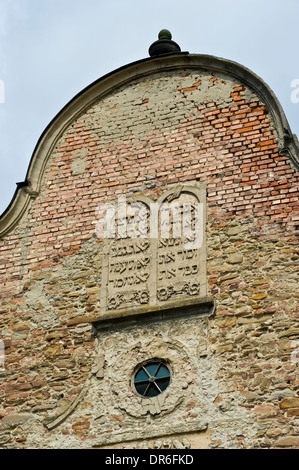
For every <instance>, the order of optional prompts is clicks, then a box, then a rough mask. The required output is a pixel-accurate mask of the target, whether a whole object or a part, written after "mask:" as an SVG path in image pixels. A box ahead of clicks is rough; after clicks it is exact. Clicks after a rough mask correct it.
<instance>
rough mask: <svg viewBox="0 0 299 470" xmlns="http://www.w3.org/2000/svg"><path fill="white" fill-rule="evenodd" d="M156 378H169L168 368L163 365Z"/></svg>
mask: <svg viewBox="0 0 299 470" xmlns="http://www.w3.org/2000/svg"><path fill="white" fill-rule="evenodd" d="M156 377H157V378H160V377H169V370H168V369H167V367H165V366H164V365H163V364H161V365H160V368H159V370H158V372H157V373H156Z"/></svg>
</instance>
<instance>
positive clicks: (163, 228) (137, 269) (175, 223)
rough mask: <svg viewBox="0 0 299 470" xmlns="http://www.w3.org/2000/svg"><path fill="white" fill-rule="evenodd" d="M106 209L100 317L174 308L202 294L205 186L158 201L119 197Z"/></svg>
mask: <svg viewBox="0 0 299 470" xmlns="http://www.w3.org/2000/svg"><path fill="white" fill-rule="evenodd" d="M110 209H111V210H110V216H109V217H110V219H109V221H106V222H107V224H106V225H107V226H108V225H109V227H110V231H109V232H107V230H106V237H103V238H104V246H103V267H102V286H101V301H100V313H101V316H105V315H106V316H107V315H108V316H109V317H112V316H113V317H115V316H120V315H121V316H122V315H124V314H134V313H142V312H149V311H157V310H165V309H171V308H172V309H173V308H176V307H179V306H181V305H192V304H196V302H197V301H198V300H200V299H201V300H202V299H203V298H204V297H205V296H206V227H205V226H206V188H205V186H204V185H200V186H198V185H195V186H189V185H180V186H177V187H174V188H172V189H169V190H167V191H165V192H164V193H163V194H162V195H161V196H160V197H159V199H157V200H152V199H150V198H149V197H147V196H143V195H141V196H136V197H134V198H131V199H130V200H126V199H125V197H123V198H119V200H118V203H117V204H116V205H115V206H114V207H112V206H110Z"/></svg>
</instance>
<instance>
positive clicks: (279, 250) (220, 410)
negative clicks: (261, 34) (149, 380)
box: [0, 65, 299, 448]
mask: <svg viewBox="0 0 299 470" xmlns="http://www.w3.org/2000/svg"><path fill="white" fill-rule="evenodd" d="M270 111H271V110H270V109H269V106H268V105H267V104H266V103H265V102H263V101H262V100H261V97H260V96H259V95H258V94H257V92H256V91H254V90H253V89H251V88H250V87H249V86H248V85H246V84H244V81H242V80H238V79H237V78H234V77H232V76H231V75H230V74H229V73H225V71H223V72H221V73H220V72H218V73H217V74H216V73H215V72H213V71H208V70H203V69H194V68H193V67H190V68H188V67H186V66H183V65H181V67H176V69H175V70H172V69H169V70H162V71H160V72H158V71H156V72H155V73H152V74H150V75H147V76H143V77H141V78H136V79H132V80H130V81H129V82H128V83H126V84H123V85H120V86H115V87H114V88H113V89H111V90H110V92H109V93H107V94H106V95H105V96H104V97H101V98H100V99H98V100H94V101H93V103H92V104H91V105H89V106H88V107H86V109H84V111H81V112H80V114H78V115H75V114H74V116H73V117H71V119H69V121H68V122H67V123H66V125H65V126H64V128H63V131H62V132H61V133H60V135H59V138H57V139H56V140H55V141H54V142H52V144H51V148H50V151H49V152H48V157H47V159H46V160H45V165H44V168H43V171H42V173H41V185H40V189H39V193H38V194H33V196H34V197H32V199H31V201H30V204H29V205H28V207H27V209H26V212H25V213H24V214H23V216H22V217H21V218H20V220H19V221H18V223H17V224H16V225H15V226H14V227H13V228H12V229H11V230H9V231H8V232H7V233H5V234H4V235H3V237H2V239H1V243H0V275H1V281H0V282H1V293H0V300H1V305H0V339H1V341H3V342H4V345H5V357H4V359H5V361H4V364H2V367H1V368H0V380H1V382H0V399H1V401H0V418H1V425H0V443H1V446H2V447H5V448H23V447H24V448H38V447H41V448H64V447H65V448H72V447H73V448H87V447H88V448H90V447H94V448H102V447H111V448H115V447H118V448H119V447H125V448H132V447H133V448H140V447H147V448H169V447H172V448H190V447H191V448H214V447H218V448H252V447H257V448H267V447H270V448H281V447H283V448H284V447H291V448H299V422H298V416H299V396H298V360H297V348H298V347H299V339H298V337H299V328H298V273H296V268H297V269H298V171H297V170H296V168H295V165H294V163H293V162H291V160H290V159H289V158H288V156H287V155H286V154H285V153H284V152H282V151H281V149H280V148H279V138H278V137H279V136H278V131H277V129H276V127H275V120H274V118H273V115H272V114H271V112H270ZM178 184H190V185H196V184H205V185H206V208H207V221H206V260H207V273H206V275H207V281H208V296H209V297H210V298H211V299H213V304H214V307H215V308H214V309H213V312H212V314H211V315H197V316H196V315H192V316H188V314H186V315H185V316H184V317H183V318H180V319H178V318H177V319H172V320H170V319H153V320H150V318H148V319H147V318H146V315H145V316H144V318H143V319H142V321H141V322H140V323H138V324H136V323H134V322H132V321H128V322H127V323H126V322H124V323H122V325H121V326H119V327H117V326H116V325H115V326H113V325H112V327H111V328H106V329H104V330H101V329H97V328H95V326H94V325H95V324H96V322H97V321H98V320H99V318H100V292H101V281H102V259H103V243H104V242H103V240H102V239H100V238H98V237H97V235H96V233H95V226H96V224H97V208H98V206H99V205H100V204H103V203H115V202H116V201H117V198H118V196H120V195H126V196H127V197H131V196H134V195H146V196H148V197H150V198H151V199H152V200H153V201H154V200H156V199H158V198H159V197H160V196H161V194H163V192H165V191H166V190H170V189H172V188H175V187H176V186H177V185H178ZM151 356H155V357H156V356H157V357H163V358H164V359H165V360H168V361H169V363H170V364H171V367H172V373H173V377H172V383H171V385H170V387H169V388H168V389H167V391H166V392H164V393H163V394H161V396H160V398H159V399H158V398H155V399H154V400H151V399H149V400H144V399H142V398H140V397H138V396H136V394H134V390H133V389H132V386H131V383H130V380H131V376H132V373H133V370H134V368H136V365H137V364H138V363H140V362H142V361H143V360H146V359H147V358H150V357H151ZM298 357H299V353H298ZM161 397H162V398H161Z"/></svg>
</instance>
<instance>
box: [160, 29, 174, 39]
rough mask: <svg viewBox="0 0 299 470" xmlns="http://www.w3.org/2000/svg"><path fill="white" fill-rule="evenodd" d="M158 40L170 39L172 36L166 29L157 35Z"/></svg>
mask: <svg viewBox="0 0 299 470" xmlns="http://www.w3.org/2000/svg"><path fill="white" fill-rule="evenodd" d="M158 38H159V39H171V38H172V35H171V32H170V31H168V29H162V30H161V31H160V33H159V35H158Z"/></svg>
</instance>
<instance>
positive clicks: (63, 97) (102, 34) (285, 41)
mask: <svg viewBox="0 0 299 470" xmlns="http://www.w3.org/2000/svg"><path fill="white" fill-rule="evenodd" d="M298 18H299V0H188V1H186V0H138V1H137V0H109V1H107V0H84V1H82V0H0V214H1V213H2V212H4V210H5V209H6V208H7V206H8V205H9V203H10V201H11V199H12V197H13V195H14V192H15V189H16V183H17V182H20V181H24V179H25V177H26V172H27V169H28V165H29V162H30V159H31V155H32V152H33V150H34V147H35V145H36V143H37V141H38V139H39V137H40V135H41V134H42V132H43V130H44V129H45V127H46V126H47V125H48V124H49V122H50V121H51V120H52V119H53V117H54V116H55V115H56V114H57V113H58V112H59V111H60V110H61V108H62V107H63V106H64V105H65V104H66V103H67V102H68V101H70V100H71V99H72V98H73V96H75V95H76V94H77V93H78V92H80V91H81V90H82V89H83V88H85V87H86V86H88V85H89V84H90V83H92V82H93V81H95V80H96V79H98V78H100V77H101V76H103V75H104V74H106V73H108V72H111V71H113V70H115V69H116V68H118V67H121V66H123V65H126V64H128V63H130V62H134V61H135V60H139V59H143V58H146V57H148V48H149V46H150V44H151V43H152V42H154V41H155V40H156V39H157V35H158V33H159V31H160V30H161V29H164V28H166V29H169V30H170V31H171V32H172V36H173V40H174V41H176V42H177V43H178V44H179V45H180V47H181V50H182V51H189V52H190V53H197V54H209V55H215V56H218V57H222V58H226V59H230V60H233V61H236V62H238V63H240V64H242V65H244V66H245V67H247V68H249V69H251V70H252V71H253V72H254V73H256V74H257V75H259V76H260V77H261V78H262V79H263V80H264V81H265V82H266V83H267V84H268V85H269V86H270V87H271V88H272V90H273V91H274V93H275V94H276V96H277V98H278V99H279V101H280V103H281V105H282V107H283V109H284V112H285V114H286V117H287V119H288V121H289V124H290V127H291V130H292V132H293V133H295V134H297V136H298V137H299V119H298V117H299V102H296V101H299V61H298V44H299V41H298ZM296 80H297V82H296ZM292 82H293V85H295V87H293V88H292V86H291V84H292ZM296 89H298V93H296ZM292 93H293V94H292ZM292 98H293V99H292Z"/></svg>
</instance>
